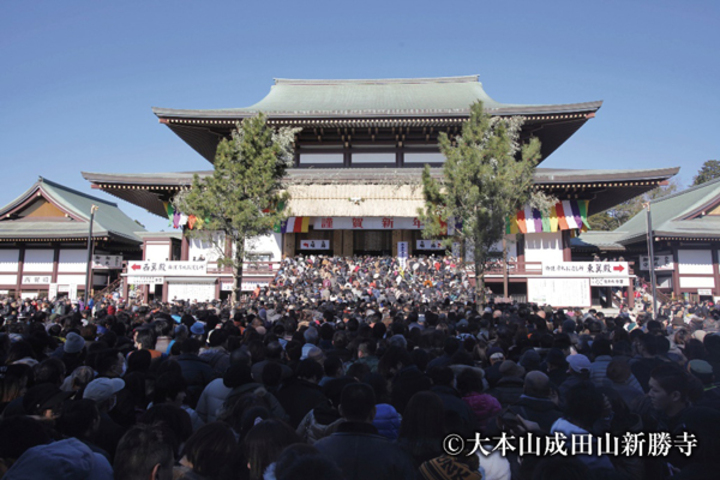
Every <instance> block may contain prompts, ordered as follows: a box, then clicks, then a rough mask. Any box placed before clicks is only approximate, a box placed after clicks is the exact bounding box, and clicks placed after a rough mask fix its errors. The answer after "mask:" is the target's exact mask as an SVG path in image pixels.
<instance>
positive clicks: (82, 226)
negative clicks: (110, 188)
mask: <svg viewBox="0 0 720 480" xmlns="http://www.w3.org/2000/svg"><path fill="white" fill-rule="evenodd" d="M93 205H96V206H97V207H98V208H97V211H96V213H95V217H94V221H93V228H92V264H91V269H90V275H91V282H90V285H91V288H92V289H93V292H94V293H98V292H100V291H102V290H103V289H105V288H107V287H112V286H113V285H118V284H119V279H120V272H121V271H122V269H123V262H125V261H127V260H132V259H138V258H141V255H142V239H141V237H140V236H139V232H142V231H144V229H143V227H141V226H140V225H139V224H137V223H136V222H135V221H133V220H132V219H131V218H130V217H128V216H127V215H125V214H124V213H123V212H122V211H121V210H120V209H119V208H118V206H117V205H116V204H115V203H111V202H108V201H106V200H102V199H100V198H97V197H93V196H90V195H87V194H84V193H82V192H78V191H76V190H73V189H71V188H68V187H64V186H62V185H60V184H58V183H55V182H52V181H50V180H48V179H45V178H42V177H40V178H39V179H38V181H37V182H35V184H33V185H32V186H31V187H30V188H29V189H28V190H27V191H26V192H25V193H23V194H22V195H20V196H19V197H18V198H17V199H15V200H14V201H12V202H11V203H9V204H8V205H6V206H5V207H3V208H2V209H0V294H2V295H12V296H14V297H16V298H20V297H24V298H28V297H36V296H42V297H45V296H49V297H50V298H54V297H61V296H68V297H70V298H77V297H82V296H83V295H84V292H85V285H86V279H87V277H86V275H87V255H88V253H87V246H88V236H89V232H90V214H91V212H90V210H91V208H92V206H93Z"/></svg>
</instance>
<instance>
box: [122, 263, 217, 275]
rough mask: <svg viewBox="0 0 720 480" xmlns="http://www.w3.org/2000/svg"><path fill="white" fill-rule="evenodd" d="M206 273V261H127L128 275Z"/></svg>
mask: <svg viewBox="0 0 720 480" xmlns="http://www.w3.org/2000/svg"><path fill="white" fill-rule="evenodd" d="M206 273H207V262H184V261H175V260H172V261H163V262H128V268H127V275H128V276H140V275H142V276H158V275H163V276H170V275H171V276H173V277H182V276H186V277H187V276H190V277H195V276H198V275H205V274H206Z"/></svg>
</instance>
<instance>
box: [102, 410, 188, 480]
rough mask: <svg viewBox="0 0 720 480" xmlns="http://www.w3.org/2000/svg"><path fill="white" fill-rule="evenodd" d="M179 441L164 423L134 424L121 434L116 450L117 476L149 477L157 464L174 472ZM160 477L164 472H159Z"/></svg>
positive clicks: (127, 478)
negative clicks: (176, 445) (175, 450)
mask: <svg viewBox="0 0 720 480" xmlns="http://www.w3.org/2000/svg"><path fill="white" fill-rule="evenodd" d="M176 443H177V440H176V439H175V438H174V434H173V432H172V430H170V429H169V428H168V427H167V426H166V425H164V424H162V423H158V424H154V425H144V424H138V425H135V426H133V427H132V428H131V429H130V430H128V431H127V432H126V433H125V435H123V436H122V438H121V439H120V442H119V443H118V446H117V450H116V451H115V462H114V464H113V472H114V475H115V477H114V478H115V479H116V480H134V479H136V478H149V477H150V475H151V474H152V471H153V469H155V467H156V466H157V467H158V471H160V472H163V471H164V472H167V473H168V474H169V475H170V476H172V469H173V463H174V462H175V456H174V453H173V450H174V448H173V446H174V445H175V444H176ZM160 478H165V476H164V475H160Z"/></svg>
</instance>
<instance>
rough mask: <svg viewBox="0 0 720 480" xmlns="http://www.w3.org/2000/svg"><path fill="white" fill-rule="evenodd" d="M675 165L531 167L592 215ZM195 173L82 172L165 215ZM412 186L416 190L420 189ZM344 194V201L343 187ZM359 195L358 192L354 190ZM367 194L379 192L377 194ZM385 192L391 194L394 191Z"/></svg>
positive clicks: (350, 173) (326, 178)
mask: <svg viewBox="0 0 720 480" xmlns="http://www.w3.org/2000/svg"><path fill="white" fill-rule="evenodd" d="M678 170H679V169H678V168H659V169H647V170H572V169H567V170H563V169H547V168H538V169H537V170H536V172H535V184H536V185H537V186H538V187H539V188H541V189H543V190H545V191H547V192H548V193H550V194H552V195H555V196H557V197H562V198H576V199H577V198H582V199H589V200H590V207H589V208H590V211H589V214H590V215H592V214H594V213H598V212H601V211H603V210H606V209H608V208H611V207H612V206H614V205H617V204H618V203H621V202H624V201H626V200H629V199H631V198H633V197H635V196H637V195H640V194H642V193H644V192H647V191H649V190H651V189H653V188H655V187H656V186H658V185H660V184H661V183H663V182H665V181H666V180H667V179H669V178H670V177H672V176H673V175H675V174H676V173H677V172H678ZM196 173H197V174H198V175H199V176H201V177H204V176H207V175H210V174H212V171H211V170H209V171H200V172H173V173H145V174H142V173H141V174H122V173H119V174H113V173H90V172H83V177H85V179H86V180H88V181H89V182H91V183H92V184H93V188H99V189H102V190H104V191H106V192H108V193H110V194H112V195H115V196H116V197H119V198H122V199H123V200H126V201H128V202H130V203H133V204H135V205H138V206H140V207H143V208H145V209H147V210H148V211H150V212H152V213H155V214H157V215H160V216H164V215H165V209H164V207H163V204H162V202H163V201H167V200H169V199H170V198H172V196H173V195H174V194H175V192H177V191H178V190H179V189H181V188H183V187H188V186H190V185H192V180H193V176H194V175H195V174H196ZM421 173H422V169H420V168H338V169H312V168H293V169H289V170H288V177H287V180H286V183H287V184H288V186H295V187H300V186H308V185H312V186H314V187H315V188H316V189H319V188H320V187H322V186H328V187H337V186H342V185H353V188H357V187H362V185H370V186H373V187H372V188H374V189H375V190H377V188H375V186H386V187H389V190H388V191H389V192H390V191H392V190H393V189H397V188H398V187H399V186H401V185H417V186H419V185H420V181H421ZM431 174H432V175H433V176H436V177H441V176H442V168H433V169H431ZM416 190H418V192H419V195H421V193H422V191H421V189H416ZM333 195H334V193H333ZM343 195H344V196H343V198H344V199H345V200H347V197H348V195H347V192H345V193H344V194H343ZM358 195H359V196H362V195H361V194H359V193H358ZM372 195H373V196H374V197H378V195H379V194H377V193H373V194H372ZM387 196H388V197H393V196H394V194H392V195H390V194H388V195H387ZM323 198H324V197H323ZM418 198H419V199H421V197H418ZM328 199H329V198H325V200H328ZM329 200H332V199H329ZM413 211H414V210H413ZM378 214H380V213H378ZM383 214H385V213H383ZM298 215H300V214H298ZM313 215H314V214H313ZM307 216H311V215H309V214H308V215H307Z"/></svg>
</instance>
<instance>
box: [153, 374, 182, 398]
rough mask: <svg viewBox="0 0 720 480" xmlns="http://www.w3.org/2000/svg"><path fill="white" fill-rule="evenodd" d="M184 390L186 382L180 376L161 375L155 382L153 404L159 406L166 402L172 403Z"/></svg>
mask: <svg viewBox="0 0 720 480" xmlns="http://www.w3.org/2000/svg"><path fill="white" fill-rule="evenodd" d="M186 390H187V382H186V381H185V378H184V377H183V376H182V374H180V373H177V372H167V373H163V374H162V375H160V376H159V377H158V379H157V380H156V381H155V390H154V392H153V403H154V404H155V405H159V404H161V403H165V402H168V401H174V400H175V399H176V398H177V396H178V394H180V393H181V392H184V391H186Z"/></svg>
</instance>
